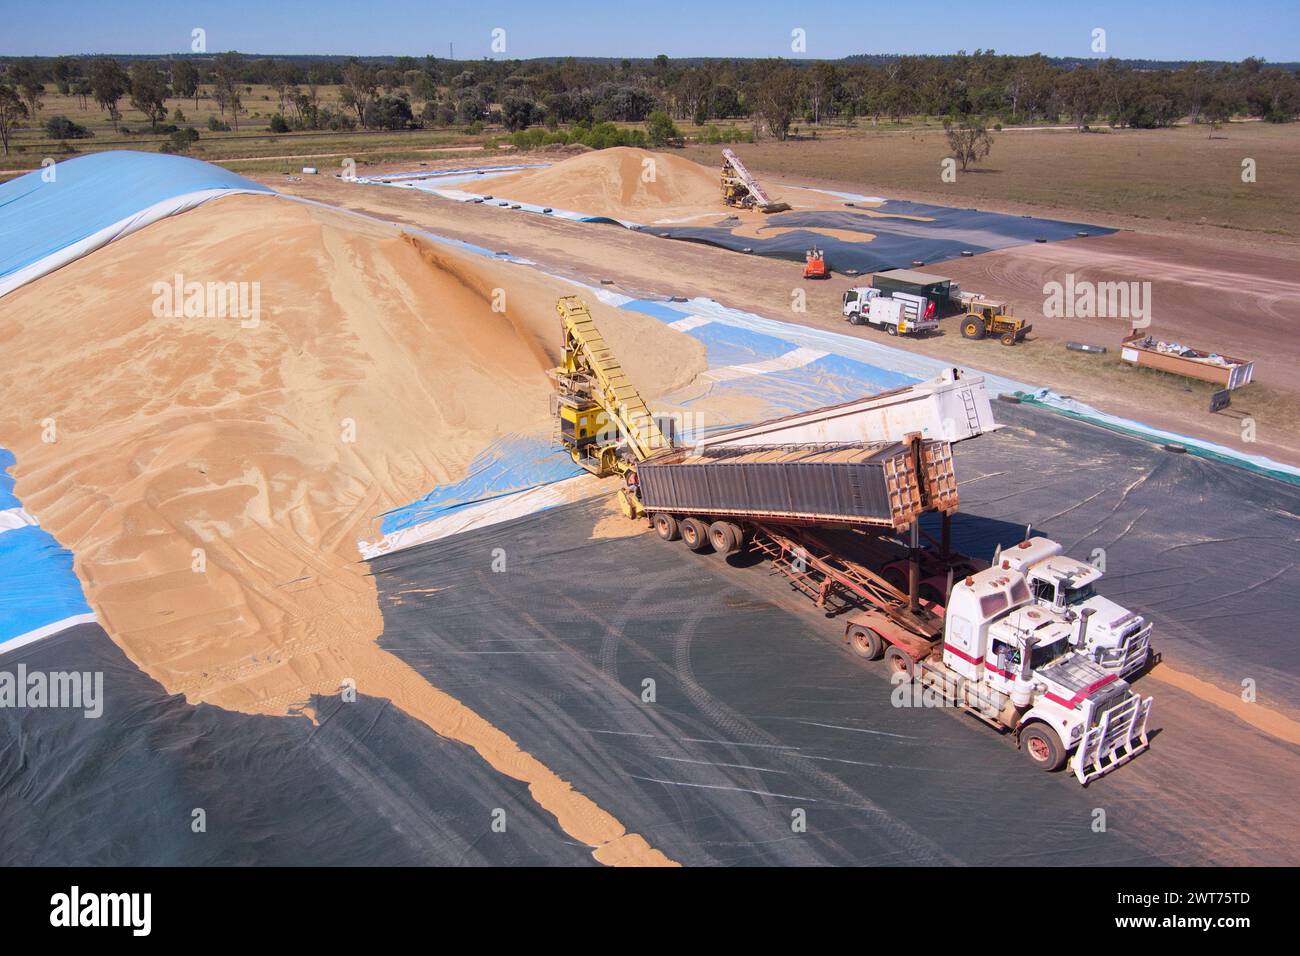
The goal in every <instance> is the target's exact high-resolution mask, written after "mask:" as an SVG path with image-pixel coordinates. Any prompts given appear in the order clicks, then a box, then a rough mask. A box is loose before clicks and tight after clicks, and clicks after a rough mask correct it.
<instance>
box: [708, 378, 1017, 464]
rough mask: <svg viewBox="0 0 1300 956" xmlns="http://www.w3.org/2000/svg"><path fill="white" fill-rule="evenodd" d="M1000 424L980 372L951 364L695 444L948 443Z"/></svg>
mask: <svg viewBox="0 0 1300 956" xmlns="http://www.w3.org/2000/svg"><path fill="white" fill-rule="evenodd" d="M998 427H999V426H998V425H997V423H996V422H994V420H993V408H992V405H991V404H990V402H989V396H988V392H987V391H986V390H985V388H984V377H983V376H981V375H971V376H968V375H965V374H963V373H962V372H961V371H960V370H958V369H952V370H951V371H949V372H948V373H947V374H945V375H942V376H940V377H939V378H936V379H931V380H930V381H927V382H919V383H917V384H916V385H905V386H903V387H902V388H895V389H891V390H890V391H887V392H880V393H878V394H876V395H870V396H867V397H866V398H858V399H854V400H853V401H851V402H843V403H841V404H839V405H828V406H826V407H824V408H816V409H813V410H812V411H809V412H798V413H796V414H794V415H785V416H783V417H781V418H773V419H769V420H768V421H765V422H759V423H757V424H755V425H746V426H744V427H741V428H733V429H730V430H729V431H725V432H717V433H715V434H713V435H709V436H707V437H705V438H701V439H699V440H698V441H696V442H695V445H694V447H695V448H696V449H701V448H714V447H722V446H726V447H737V446H742V445H804V444H808V445H819V444H842V445H848V444H859V445H861V444H869V443H871V442H881V441H901V440H902V439H904V438H905V437H906V436H908V435H911V434H919V435H920V436H921V437H922V438H924V439H927V440H936V441H946V442H950V443H951V442H959V441H965V440H966V439H968V438H974V437H976V436H977V435H982V434H984V433H985V432H990V431H994V430H996V429H997V428H998Z"/></svg>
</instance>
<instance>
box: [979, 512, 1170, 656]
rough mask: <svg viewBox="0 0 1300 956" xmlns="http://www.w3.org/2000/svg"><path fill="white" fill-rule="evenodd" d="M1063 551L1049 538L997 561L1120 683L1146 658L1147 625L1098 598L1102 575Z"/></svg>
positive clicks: (1022, 545) (1013, 550) (1005, 553)
mask: <svg viewBox="0 0 1300 956" xmlns="http://www.w3.org/2000/svg"><path fill="white" fill-rule="evenodd" d="M1064 550H1065V549H1064V548H1062V547H1061V545H1060V544H1058V543H1057V542H1055V541H1053V540H1051V539H1050V538H1042V537H1033V538H1029V539H1027V540H1025V541H1022V542H1021V543H1020V544H1018V545H1016V546H1015V547H1012V548H1008V549H1007V550H1006V551H1003V552H1002V554H1001V556H1000V558H1001V560H1003V561H1005V562H1006V563H1007V565H1008V566H1009V567H1010V568H1012V569H1013V570H1015V571H1019V572H1020V573H1022V574H1023V575H1024V576H1025V578H1026V580H1027V581H1028V584H1029V591H1030V594H1031V596H1032V597H1033V599H1034V601H1035V602H1037V603H1038V604H1039V605H1040V606H1042V607H1046V608H1051V609H1052V610H1053V611H1055V612H1056V613H1058V614H1060V615H1061V616H1062V617H1064V618H1065V619H1066V620H1067V621H1069V623H1070V626H1071V628H1072V629H1073V638H1072V640H1073V642H1074V645H1075V646H1076V647H1077V648H1079V650H1080V651H1082V652H1083V653H1085V654H1087V655H1088V656H1089V657H1090V658H1091V659H1092V660H1093V661H1094V662H1096V663H1097V664H1099V665H1101V666H1102V667H1103V668H1105V669H1106V670H1108V671H1114V672H1118V673H1119V674H1120V675H1121V676H1122V677H1128V676H1129V675H1131V674H1135V673H1137V672H1138V671H1140V670H1141V669H1142V668H1143V667H1145V666H1146V663H1147V660H1148V658H1149V657H1150V656H1151V622H1150V621H1148V620H1146V618H1144V617H1143V616H1142V615H1140V614H1138V613H1137V612H1135V611H1130V610H1128V609H1127V608H1124V607H1121V606H1120V605H1118V604H1116V603H1115V602H1114V601H1112V600H1110V599H1109V598H1106V597H1103V596H1102V595H1100V594H1098V593H1097V591H1096V584H1097V582H1098V581H1099V580H1100V579H1101V577H1102V571H1101V570H1100V569H1099V568H1096V567H1094V566H1093V565H1091V564H1087V563H1085V562H1083V561H1077V560H1075V559H1074V558H1071V557H1067V556H1066V555H1065V554H1063V553H1062V552H1063V551H1064Z"/></svg>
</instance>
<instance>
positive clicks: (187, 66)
mask: <svg viewBox="0 0 1300 956" xmlns="http://www.w3.org/2000/svg"><path fill="white" fill-rule="evenodd" d="M0 64H2V65H3V73H0V111H8V113H9V115H8V122H9V125H10V127H11V128H12V127H14V126H15V125H17V124H18V123H19V122H20V121H21V120H22V119H23V118H24V117H26V118H29V119H35V118H36V117H37V115H38V114H39V112H40V109H41V98H42V96H44V95H46V94H47V93H48V92H53V91H57V92H59V93H63V94H68V95H74V96H78V97H80V98H81V101H82V105H83V108H87V104H88V103H92V102H93V103H94V104H96V105H97V106H98V107H99V108H100V109H102V110H103V111H104V113H105V114H106V115H107V116H108V117H109V118H110V119H111V120H113V122H115V123H116V122H117V120H118V118H119V117H120V112H119V110H120V108H121V106H122V105H123V103H129V104H130V105H131V106H133V107H135V108H136V109H139V110H140V111H141V112H143V113H145V114H146V115H147V116H149V117H150V118H151V120H153V119H154V118H155V117H156V119H157V121H161V120H163V119H165V118H166V117H167V113H168V110H167V106H166V103H167V101H168V100H176V101H179V102H181V103H183V102H184V101H185V100H187V99H191V98H194V97H196V96H197V95H198V94H199V92H200V91H201V90H202V91H203V92H205V93H206V94H207V95H210V96H212V97H213V99H214V100H215V101H216V102H217V104H218V107H219V109H220V112H221V114H222V117H223V120H230V121H233V123H234V124H235V126H236V127H238V125H239V120H240V116H241V114H242V113H243V112H244V108H243V102H242V101H243V97H244V95H246V93H247V92H248V90H249V87H251V86H252V85H255V84H260V85H265V86H268V87H270V88H271V89H272V90H274V92H275V93H276V94H277V99H278V112H277V113H276V116H275V117H274V118H273V120H272V128H273V129H276V130H277V131H287V130H290V129H352V128H356V127H364V128H385V129H399V128H414V127H420V126H449V125H452V124H456V123H463V124H467V125H472V124H481V123H484V122H494V121H497V122H501V123H502V124H504V125H505V126H506V127H507V128H508V129H510V130H512V131H516V130H522V129H526V128H527V127H529V126H545V127H550V128H552V129H554V128H556V127H558V126H559V125H560V124H575V123H581V124H593V123H595V124H600V123H607V122H614V123H618V122H634V123H640V122H643V121H645V120H646V119H647V118H648V117H649V116H650V115H651V114H652V113H657V112H663V113H666V114H667V115H668V116H669V117H671V118H672V119H676V120H692V121H694V122H696V123H699V124H704V123H711V122H714V121H718V120H724V121H725V120H733V121H734V120H749V121H752V123H753V125H754V128H755V130H756V131H758V132H760V133H762V134H765V135H771V136H775V137H777V138H779V139H784V138H785V137H786V136H787V135H788V133H789V131H790V129H791V126H792V124H797V123H807V124H812V125H814V126H815V125H816V124H821V123H826V122H836V121H839V122H843V121H852V120H856V119H860V118H863V119H868V120H870V121H872V122H880V121H882V120H889V121H895V122H896V121H899V120H901V119H902V118H903V117H907V116H914V115H926V116H934V117H945V118H946V117H951V118H954V119H957V118H961V119H967V118H978V119H979V120H980V121H981V122H984V123H989V124H993V123H1002V124H1014V123H1029V122H1068V123H1070V124H1073V125H1078V126H1080V127H1084V126H1087V125H1091V124H1096V123H1104V124H1109V125H1111V126H1115V127H1142V128H1154V127H1161V126H1169V125H1172V124H1174V123H1176V122H1179V121H1182V120H1191V121H1193V122H1201V121H1205V122H1212V123H1218V122H1223V121H1226V120H1227V119H1230V118H1232V117H1252V118H1258V119H1262V120H1266V121H1269V122H1278V123H1281V122H1290V121H1293V120H1295V119H1296V118H1297V116H1298V115H1300V78H1298V76H1297V66H1298V65H1297V64H1294V63H1289V64H1282V65H1271V64H1266V63H1265V62H1264V61H1262V60H1258V59H1246V60H1243V61H1242V62H1240V63H1167V62H1152V61H1140V60H1116V59H1100V60H1079V59H1059V58H1058V59H1053V58H1049V57H1044V56H1041V55H1033V56H1006V55H1000V54H997V53H995V52H994V51H991V50H989V51H983V50H976V51H975V52H974V53H969V54H968V53H965V52H959V53H956V54H952V55H949V56H885V55H865V54H864V55H860V56H852V57H847V58H845V59H842V60H835V61H827V60H785V59H765V60H757V59H698V58H697V59H680V60H674V59H670V58H668V57H667V56H659V57H656V58H654V59H600V58H575V57H567V58H544V59H532V60H488V59H483V60H449V59H442V58H437V57H433V56H426V57H424V58H416V57H341V56H340V57H331V56H293V55H288V56H261V55H257V56H254V55H248V54H240V53H234V52H230V53H219V54H212V55H206V54H205V55H198V54H196V55H188V54H178V55H173V56H133V55H122V56H61V57H36V58H30V57H29V58H14V57H8V58H0ZM325 88H336V93H335V95H331V96H330V97H327V98H324V97H322V95H321V93H322V90H323V89H325ZM327 100H328V102H327ZM331 104H332V108H331Z"/></svg>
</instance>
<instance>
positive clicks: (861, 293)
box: [840, 285, 880, 325]
mask: <svg viewBox="0 0 1300 956" xmlns="http://www.w3.org/2000/svg"><path fill="white" fill-rule="evenodd" d="M879 295H880V290H879V289H873V288H872V287H871V286H869V285H861V286H854V287H853V288H852V289H849V290H848V291H847V292H845V293H844V298H843V299H842V300H841V303H840V314H841V315H843V316H844V317H845V318H846V319H848V320H849V322H850V323H851V324H853V325H861V324H862V323H864V322H865V321H866V317H865V313H866V311H867V308H868V306H869V305H870V303H871V300H872V299H874V298H877V297H879Z"/></svg>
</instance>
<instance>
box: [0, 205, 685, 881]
mask: <svg viewBox="0 0 1300 956" xmlns="http://www.w3.org/2000/svg"><path fill="white" fill-rule="evenodd" d="M177 274H180V275H181V276H182V277H183V281H185V282H190V281H198V282H209V281H212V282H221V283H226V282H249V283H256V284H257V286H256V288H258V289H259V291H260V306H261V315H260V321H259V322H258V323H257V325H256V327H246V326H247V325H249V324H251V323H248V322H244V323H241V321H240V320H239V318H237V317H233V318H217V317H209V318H198V317H190V318H186V317H185V316H184V314H183V312H182V314H181V315H180V316H179V317H173V316H169V315H162V316H159V315H156V314H155V312H156V311H157V310H156V309H155V304H156V303H157V301H158V291H157V290H158V288H160V286H157V285H156V284H159V283H161V284H164V285H170V284H174V282H175V276H176V275H177ZM250 288H251V287H250ZM572 291H573V288H572V287H571V286H568V285H567V284H565V283H562V282H559V281H558V280H551V279H548V278H546V277H543V276H540V275H539V274H538V273H536V272H533V271H531V270H529V269H527V268H525V267H523V266H514V265H510V264H508V263H503V262H496V261H490V260H484V259H481V258H479V257H475V256H472V255H469V254H465V253H461V252H459V251H457V250H453V249H450V248H446V247H443V246H440V245H438V244H433V243H428V242H425V241H422V240H416V239H413V238H411V237H409V236H405V237H404V236H401V235H399V234H398V232H397V231H396V230H395V229H391V228H388V227H385V226H382V225H380V224H376V223H372V222H367V221H365V220H361V219H358V218H354V217H350V216H347V215H345V214H343V213H340V212H337V211H333V210H326V209H321V208H312V207H309V206H305V205H298V204H294V203H291V202H289V201H288V200H283V199H279V198H275V197H253V196H237V197H230V198H226V199H221V200H218V201H215V202H213V203H209V204H208V205H207V206H204V207H202V208H200V209H198V210H195V211H192V212H190V213H187V214H185V215H182V216H179V217H176V218H172V219H169V220H165V221H163V222H161V223H158V224H155V225H153V226H150V227H149V228H148V229H146V230H144V231H142V232H140V233H137V234H135V235H133V236H130V237H127V238H126V239H123V240H120V241H118V242H116V243H114V244H112V245H111V246H109V247H107V248H106V249H104V250H101V251H99V252H96V253H95V254H93V255H91V256H89V257H87V258H85V259H82V260H79V261H77V262H75V263H73V264H71V265H69V266H67V267H65V268H63V269H61V270H59V271H58V272H56V273H54V274H52V275H50V276H47V277H45V278H43V279H40V280H38V281H37V282H35V283H32V284H31V285H29V286H27V287H25V288H23V289H21V290H19V291H18V292H15V293H13V294H12V295H10V296H8V297H6V298H5V299H4V300H3V301H2V302H0V342H3V343H4V347H5V354H6V365H7V367H6V373H5V376H4V378H3V380H2V381H0V446H3V447H7V448H9V449H11V450H12V451H13V452H14V453H15V454H16V456H17V462H18V463H17V466H16V468H15V469H14V472H15V474H16V476H17V480H18V481H17V488H16V491H17V494H18V495H19V497H20V498H21V499H22V500H23V502H24V504H25V505H26V507H27V508H28V509H29V510H30V511H32V512H33V513H35V514H36V515H37V516H38V518H39V519H40V521H41V523H42V524H43V525H44V526H45V527H46V528H47V529H48V530H49V531H50V532H51V533H53V534H54V535H55V537H56V538H58V540H59V541H60V542H61V543H62V544H63V545H65V546H67V547H69V548H71V549H72V550H73V552H74V553H75V555H76V570H77V573H78V576H79V577H80V578H81V580H82V582H83V585H84V587H85V590H86V594H87V598H88V599H89V601H90V603H91V605H92V607H93V608H94V609H95V611H96V613H97V614H98V615H99V617H100V620H101V621H102V623H103V624H104V627H105V629H106V630H107V631H108V632H109V634H110V635H111V636H112V637H113V639H114V640H115V641H116V642H118V643H119V644H120V646H121V647H122V648H123V649H124V650H125V651H126V653H127V654H128V655H129V656H130V657H131V658H132V659H133V660H134V661H135V662H136V663H137V664H138V665H139V666H140V667H141V668H143V669H144V670H145V671H147V672H148V673H149V674H151V675H152V676H153V677H155V678H156V679H158V680H159V681H160V682H161V683H162V684H163V685H164V686H166V687H167V688H168V690H170V691H172V692H179V693H184V694H185V695H186V697H187V698H188V699H189V700H190V701H191V702H197V701H206V702H210V703H213V704H217V705H220V706H223V707H227V708H231V709H234V710H238V711H242V712H245V713H261V714H280V715H283V714H288V713H291V712H293V711H294V709H295V708H297V707H299V706H300V705H302V704H303V702H305V701H307V700H308V699H309V698H310V696H311V695H312V694H315V693H321V694H333V693H336V692H337V691H338V689H339V687H340V685H341V684H343V682H344V681H345V680H348V679H351V680H353V681H355V682H356V686H357V689H358V690H359V691H360V692H361V693H364V694H370V695H374V696H378V697H387V698H390V699H392V700H393V701H394V702H395V703H396V704H397V705H398V706H400V707H402V708H403V709H404V710H406V711H407V712H408V713H410V714H412V715H413V716H416V717H417V718H419V719H421V720H424V721H425V722H426V723H428V724H429V725H430V726H432V727H434V729H436V730H438V731H439V732H440V733H443V734H445V735H448V736H453V737H455V738H456V739H462V740H465V741H466V742H467V743H471V744H472V745H473V746H475V748H476V749H478V750H479V752H480V753H481V754H482V755H483V756H484V757H485V759H487V760H488V761H489V762H490V763H492V764H493V765H494V766H497V767H498V769H501V770H503V772H506V773H510V774H511V775H513V776H516V777H518V778H519V779H524V780H528V781H529V783H530V784H531V785H532V787H533V792H534V794H535V795H537V796H538V799H539V801H540V802H542V803H543V804H544V805H546V806H548V808H550V809H552V810H553V811H554V812H555V813H556V815H557V817H559V818H560V820H561V823H562V824H563V825H565V826H566V829H569V832H570V833H571V834H573V835H575V836H576V837H577V838H579V839H583V840H585V841H587V842H589V843H591V844H592V845H593V846H595V847H597V848H598V854H597V855H598V856H601V855H602V854H603V856H602V858H608V859H618V858H626V859H637V860H641V859H644V860H652V859H654V858H655V856H656V854H655V853H654V851H651V850H650V849H649V848H648V847H647V846H646V845H645V843H644V841H642V840H640V838H639V837H635V835H625V834H623V832H622V828H621V827H620V826H619V825H618V823H617V821H615V820H613V819H612V818H609V817H608V815H607V814H604V813H603V811H601V810H600V809H599V808H598V807H595V806H594V805H593V804H590V803H589V802H586V803H584V802H583V801H582V799H581V798H580V797H578V795H576V794H573V793H572V792H571V791H570V790H569V788H568V785H567V784H566V783H564V782H563V781H561V780H559V779H558V778H554V775H550V774H549V771H547V770H546V769H545V768H544V767H541V766H540V765H539V764H537V763H536V761H534V760H533V758H531V757H530V756H529V755H527V754H524V753H521V752H520V751H519V750H518V749H517V748H516V747H514V745H513V742H512V741H510V740H509V738H508V737H506V736H505V735H504V734H501V733H500V732H499V731H497V730H495V728H492V727H491V725H490V724H488V723H487V722H486V721H483V720H482V719H481V718H479V717H478V716H477V715H475V714H472V713H471V712H469V711H467V710H466V709H465V708H464V707H462V706H461V705H460V704H459V703H457V702H456V701H455V700H453V699H451V698H449V697H447V696H446V695H443V694H441V693H440V692H439V691H437V690H435V689H434V688H432V687H430V686H429V685H428V683H427V682H425V681H424V680H423V679H422V678H421V677H420V676H419V675H418V674H417V673H416V672H415V671H413V670H411V669H410V668H409V667H407V666H406V665H405V664H403V663H402V662H401V661H400V660H398V659H397V658H395V657H392V656H391V655H389V654H387V653H386V652H384V651H381V650H379V648H378V647H377V645H376V643H375V640H376V638H377V636H378V635H379V633H380V629H381V627H382V621H381V617H380V612H379V608H378V605H377V598H376V590H375V586H374V583H373V581H372V580H371V579H370V578H369V577H368V576H367V574H366V572H365V568H364V566H363V565H361V564H360V563H359V562H358V559H357V552H356V541H357V539H358V538H359V537H361V536H363V535H364V534H365V533H366V531H367V529H368V528H369V525H370V519H371V517H372V516H373V515H375V514H377V513H379V512H381V511H383V510H385V509H387V508H390V507H392V506H395V505H398V504H403V503H406V502H408V501H411V500H413V499H414V498H415V497H417V496H419V495H420V494H422V493H424V492H425V491H427V490H428V489H429V488H430V487H431V486H432V485H434V484H436V483H440V482H446V481H451V480H455V479H457V478H459V477H460V476H461V475H462V474H463V473H464V471H465V469H466V467H467V465H468V463H469V462H470V461H471V459H472V458H473V457H474V455H475V454H476V453H477V452H479V451H480V450H482V449H483V448H484V447H485V446H486V445H487V444H488V443H489V442H490V441H492V439H494V438H495V437H497V436H499V435H503V434H507V433H520V432H523V433H527V432H544V430H546V429H547V428H548V422H547V393H548V385H547V382H546V379H545V375H544V370H545V368H546V367H547V366H549V365H550V364H553V362H554V360H555V358H556V357H557V355H556V353H557V349H558V342H559V319H558V317H557V315H556V313H555V311H554V305H555V300H556V298H557V297H558V296H560V295H564V294H569V293H571V292H572ZM494 301H495V302H497V303H500V302H502V301H504V304H505V311H504V312H501V311H496V310H494V309H493V303H494ZM590 304H591V306H592V309H593V311H594V313H595V314H596V317H597V321H598V322H599V323H600V324H601V327H602V330H603V331H604V333H605V335H606V337H607V338H608V339H609V340H610V341H611V343H612V344H613V345H614V347H615V348H616V349H618V351H619V354H620V355H621V356H623V357H624V359H625V361H626V362H627V364H628V366H629V367H630V368H629V370H630V371H631V372H632V374H633V375H634V376H635V377H636V380H637V381H638V382H639V383H641V385H642V386H643V387H644V388H645V389H646V391H647V392H649V393H650V394H655V393H657V392H659V391H662V390H665V389H668V388H671V387H676V386H679V385H682V384H685V383H686V382H688V381H690V380H691V379H692V378H693V377H694V376H695V375H696V374H697V373H698V372H699V371H700V370H702V369H703V368H704V364H705V362H704V355H703V349H702V347H700V346H699V345H698V343H696V342H694V341H693V340H691V339H688V338H687V337H685V336H682V335H679V334H678V333H676V332H673V331H671V330H669V329H667V328H666V327H665V326H663V325H661V324H659V323H658V322H656V321H654V320H652V319H648V318H644V317H639V316H635V315H631V314H629V313H624V312H621V311H617V310H613V309H608V308H604V307H600V306H598V305H597V304H596V303H594V302H592V303H590ZM663 355H671V357H672V361H671V362H667V361H662V360H661V359H660V358H659V357H660V356H663ZM51 429H52V430H53V432H52V434H53V437H54V438H55V439H56V440H55V441H53V442H49V441H45V440H43V437H45V438H48V437H50V436H51ZM548 775H549V776H548ZM570 827H572V829H570Z"/></svg>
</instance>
